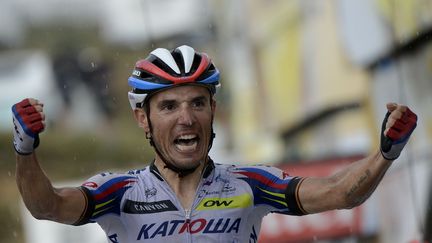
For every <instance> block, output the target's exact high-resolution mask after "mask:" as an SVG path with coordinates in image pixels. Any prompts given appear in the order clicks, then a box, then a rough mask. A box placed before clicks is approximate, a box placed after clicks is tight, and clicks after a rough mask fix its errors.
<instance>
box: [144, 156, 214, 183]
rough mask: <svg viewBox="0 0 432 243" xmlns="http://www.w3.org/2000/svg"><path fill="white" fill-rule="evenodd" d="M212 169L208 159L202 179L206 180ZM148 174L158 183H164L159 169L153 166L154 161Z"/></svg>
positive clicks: (212, 163)
mask: <svg viewBox="0 0 432 243" xmlns="http://www.w3.org/2000/svg"><path fill="white" fill-rule="evenodd" d="M214 168H215V165H214V162H213V160H212V159H211V158H210V157H209V158H208V161H207V166H206V167H205V169H204V173H203V178H204V179H205V178H207V177H208V176H209V175H210V174H211V172H212V171H213V169H214ZM150 172H151V173H153V175H155V176H156V178H158V179H159V180H160V181H164V179H163V177H162V175H161V173H160V172H159V169H158V168H157V167H156V165H155V161H154V160H153V161H152V162H151V164H150Z"/></svg>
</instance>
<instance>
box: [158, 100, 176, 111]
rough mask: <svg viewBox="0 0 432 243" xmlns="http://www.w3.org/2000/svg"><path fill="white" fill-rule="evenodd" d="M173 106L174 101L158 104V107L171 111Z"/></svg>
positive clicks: (174, 106) (174, 105)
mask: <svg viewBox="0 0 432 243" xmlns="http://www.w3.org/2000/svg"><path fill="white" fill-rule="evenodd" d="M175 108H176V103H175V102H171V101H167V102H162V103H161V104H160V106H159V109H160V110H162V111H172V110H174V109H175Z"/></svg>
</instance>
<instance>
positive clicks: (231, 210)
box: [12, 46, 417, 243]
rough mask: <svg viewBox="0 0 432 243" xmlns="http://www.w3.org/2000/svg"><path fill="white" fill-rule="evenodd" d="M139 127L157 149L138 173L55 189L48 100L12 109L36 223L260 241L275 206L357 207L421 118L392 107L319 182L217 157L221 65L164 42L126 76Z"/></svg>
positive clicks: (135, 237)
mask: <svg viewBox="0 0 432 243" xmlns="http://www.w3.org/2000/svg"><path fill="white" fill-rule="evenodd" d="M128 82H129V85H130V86H131V87H132V90H131V91H130V92H129V94H128V96H129V101H130V104H131V106H132V109H133V112H134V116H135V119H136V121H137V123H138V126H139V127H141V128H142V129H143V130H144V132H145V136H146V138H147V139H148V140H149V142H150V144H151V145H152V146H153V148H154V151H155V158H154V161H153V162H151V163H150V165H148V166H147V167H146V168H144V169H142V170H133V171H129V172H127V173H124V174H113V173H102V174H98V175H95V176H93V177H91V178H90V179H88V180H87V181H86V182H84V183H83V184H82V186H80V187H77V188H54V187H53V186H52V185H51V182H50V180H49V179H48V178H47V176H46V175H45V174H44V172H43V170H42V169H41V167H40V165H39V162H38V160H37V157H36V153H35V148H36V147H37V146H38V145H39V136H38V134H39V133H40V132H42V131H43V130H44V127H45V123H44V120H45V115H44V113H43V103H41V102H40V101H38V100H36V99H32V98H28V99H25V100H23V101H21V102H19V103H17V104H15V105H14V106H13V107H12V111H13V122H14V125H15V129H14V147H15V150H16V152H17V153H16V154H17V156H16V160H17V173H16V177H17V184H18V187H19V190H20V192H21V195H22V197H23V200H24V202H25V204H26V206H27V208H28V209H29V210H30V212H31V213H32V214H33V216H34V217H36V218H38V219H48V220H53V221H56V222H60V223H65V224H71V225H82V224H86V223H89V222H97V223H98V224H99V225H100V226H101V227H102V229H103V230H104V231H105V233H106V235H107V238H108V241H109V242H122V243H124V242H141V241H145V240H149V241H152V242H165V241H167V240H170V241H172V242H254V241H256V240H257V235H258V234H259V230H260V224H261V219H262V217H263V216H264V215H266V214H268V213H270V212H277V213H282V214H288V215H305V214H311V213H318V212H322V211H326V210H332V209H344V208H353V207H355V206H358V205H360V204H361V203H363V202H364V201H365V200H366V199H367V198H368V197H369V196H370V195H371V193H372V192H373V191H374V190H375V188H376V186H377V185H378V183H379V182H380V181H381V179H382V177H383V176H384V174H385V172H386V171H387V169H388V168H389V167H390V165H391V164H392V161H393V160H395V159H396V158H398V156H399V155H400V153H401V151H402V149H403V147H404V146H405V144H406V143H407V142H408V139H409V137H410V135H411V133H412V132H413V130H414V129H415V127H416V123H417V116H416V115H415V114H414V113H413V112H411V111H410V109H409V108H407V107H406V106H403V105H399V104H394V103H389V104H388V105H387V109H388V112H387V115H386V116H385V119H384V121H383V123H382V130H381V144H380V149H379V150H378V151H377V152H375V153H372V154H371V155H370V156H368V157H366V158H364V159H362V160H360V161H357V162H355V163H352V164H351V165H349V166H347V167H346V168H345V169H343V170H342V171H340V172H337V173H336V174H334V175H332V176H329V177H323V178H301V177H294V176H290V175H288V174H287V173H285V172H283V171H281V170H279V169H277V168H274V167H269V166H236V165H221V164H217V163H214V162H213V161H212V159H211V158H210V157H209V156H208V152H209V150H210V148H211V146H212V143H213V139H214V133H213V128H212V124H213V119H214V114H215V110H216V101H215V98H214V95H215V93H216V91H217V89H218V87H219V86H220V84H219V71H218V69H217V68H216V66H215V65H214V64H213V63H212V61H211V60H210V58H209V57H208V56H207V54H205V53H200V52H196V51H195V50H194V49H193V48H191V47H189V46H180V47H178V48H176V49H174V50H172V51H169V50H167V49H163V48H158V49H156V50H154V51H152V52H151V53H150V55H149V56H148V57H147V58H145V59H143V60H140V61H138V62H137V63H136V65H135V68H134V70H133V72H132V75H131V76H130V77H129V79H128Z"/></svg>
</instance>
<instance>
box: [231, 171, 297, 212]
mask: <svg viewBox="0 0 432 243" xmlns="http://www.w3.org/2000/svg"><path fill="white" fill-rule="evenodd" d="M234 173H235V174H237V175H238V176H239V177H238V178H239V179H241V180H243V181H245V182H246V183H247V184H248V185H249V186H250V188H251V190H252V193H253V197H254V205H255V206H266V207H268V208H269V212H277V213H282V214H289V215H304V214H306V211H304V209H303V207H302V206H301V203H300V200H299V198H298V188H299V186H300V184H301V183H302V181H303V178H301V177H292V176H290V175H288V173H286V172H284V171H282V170H280V169H278V168H275V167H270V166H248V167H243V166H241V167H236V169H235V171H234Z"/></svg>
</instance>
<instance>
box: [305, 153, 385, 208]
mask: <svg viewBox="0 0 432 243" xmlns="http://www.w3.org/2000/svg"><path fill="white" fill-rule="evenodd" d="M391 163H392V161H389V160H385V159H384V158H383V157H382V155H381V153H380V152H376V153H373V154H371V155H370V156H368V157H366V158H364V159H362V160H359V161H356V162H353V163H352V164H350V165H349V166H347V167H346V168H344V169H343V170H341V171H339V172H337V173H336V174H334V175H332V176H330V177H326V178H307V179H305V181H304V182H303V183H302V185H301V187H300V201H301V203H302V205H303V207H304V209H305V210H306V211H307V212H308V213H318V212H322V211H326V210H333V209H344V208H345V209H347V208H353V207H356V206H358V205H360V204H361V203H363V202H364V201H365V200H366V199H367V198H369V196H370V195H371V194H372V193H373V192H374V191H375V189H376V187H377V185H378V184H379V182H380V181H381V180H382V178H383V176H384V174H385V173H386V171H387V170H388V168H389V167H390V165H391Z"/></svg>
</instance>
